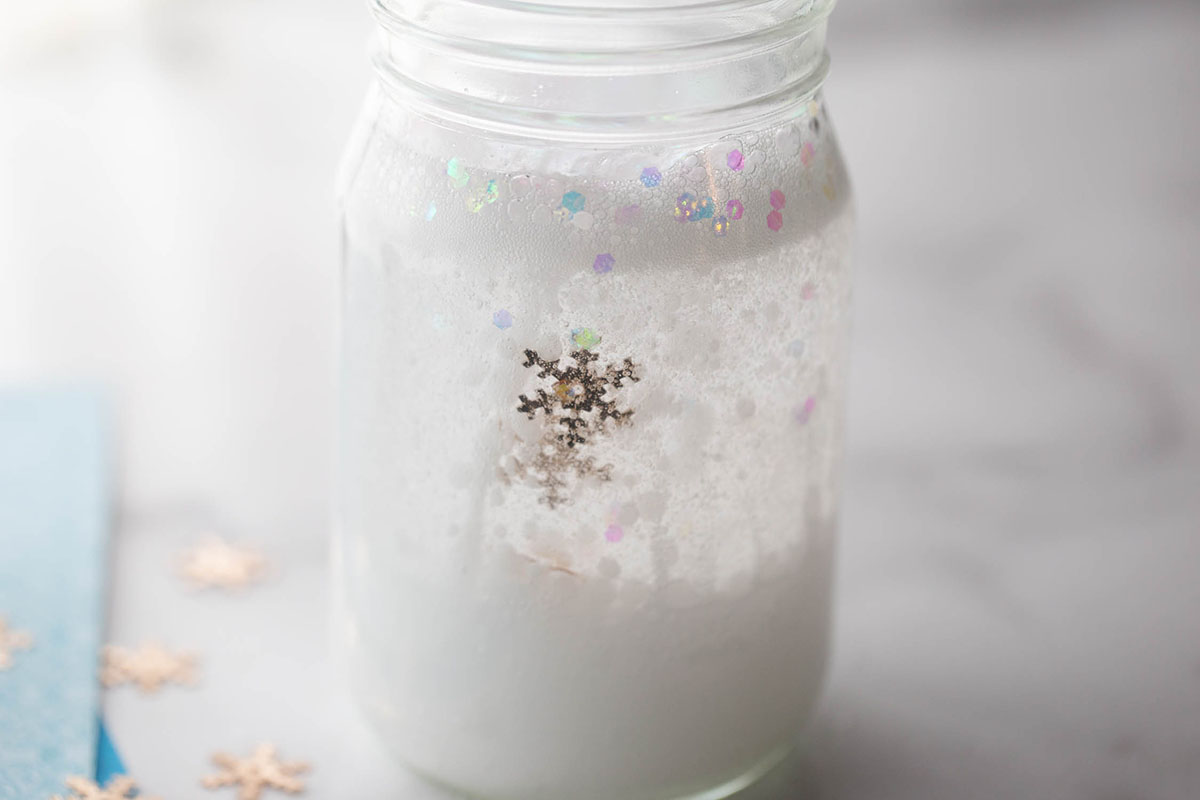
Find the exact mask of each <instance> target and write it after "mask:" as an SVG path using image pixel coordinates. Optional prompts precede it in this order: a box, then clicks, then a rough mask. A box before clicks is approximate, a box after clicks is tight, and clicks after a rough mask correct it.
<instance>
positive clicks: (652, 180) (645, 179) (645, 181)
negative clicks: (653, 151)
mask: <svg viewBox="0 0 1200 800" xmlns="http://www.w3.org/2000/svg"><path fill="white" fill-rule="evenodd" d="M660 183H662V173H661V172H659V171H658V167H646V168H645V169H643V170H642V185H643V186H645V187H646V188H647V189H653V188H654V187H655V186H658V185H659V184H660Z"/></svg>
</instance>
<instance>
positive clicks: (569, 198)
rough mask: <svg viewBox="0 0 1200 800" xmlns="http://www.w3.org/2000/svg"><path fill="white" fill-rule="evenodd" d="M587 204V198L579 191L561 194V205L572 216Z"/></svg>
mask: <svg viewBox="0 0 1200 800" xmlns="http://www.w3.org/2000/svg"><path fill="white" fill-rule="evenodd" d="M586 204H587V200H586V199H585V198H584V196H583V195H582V194H580V193H579V192H567V193H566V194H564V195H563V196H562V207H563V208H565V209H566V210H567V213H568V214H570V215H571V216H572V217H573V216H575V215H576V214H578V213H579V212H580V211H583V207H584V206H585V205H586Z"/></svg>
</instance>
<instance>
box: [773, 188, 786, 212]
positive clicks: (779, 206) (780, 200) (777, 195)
mask: <svg viewBox="0 0 1200 800" xmlns="http://www.w3.org/2000/svg"><path fill="white" fill-rule="evenodd" d="M786 205H787V198H786V197H785V196H784V194H783V192H781V191H779V190H778V189H776V190H775V191H773V192H771V208H773V209H775V210H776V211H783V207H784V206H786Z"/></svg>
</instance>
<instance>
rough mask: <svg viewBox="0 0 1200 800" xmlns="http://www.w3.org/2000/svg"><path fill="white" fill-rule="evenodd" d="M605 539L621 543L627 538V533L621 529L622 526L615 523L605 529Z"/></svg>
mask: <svg viewBox="0 0 1200 800" xmlns="http://www.w3.org/2000/svg"><path fill="white" fill-rule="evenodd" d="M604 538H605V539H608V540H609V541H610V542H614V543H615V542H619V541H621V540H622V539H624V538H625V531H623V530H622V529H621V526H620V525H618V524H617V523H615V522H614V523H613V524H612V525H609V526H608V527H607V528H606V529H605V531H604Z"/></svg>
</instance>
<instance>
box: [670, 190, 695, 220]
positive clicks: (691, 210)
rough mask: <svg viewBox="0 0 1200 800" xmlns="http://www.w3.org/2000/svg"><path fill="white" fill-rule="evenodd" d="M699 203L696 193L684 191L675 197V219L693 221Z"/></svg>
mask: <svg viewBox="0 0 1200 800" xmlns="http://www.w3.org/2000/svg"><path fill="white" fill-rule="evenodd" d="M698 205H699V203H698V202H697V200H696V195H694V194H692V193H691V192H684V193H683V194H681V195H679V197H677V198H675V219H677V220H678V221H680V222H691V221H692V219H694V218H695V216H696V207H697V206H698Z"/></svg>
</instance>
